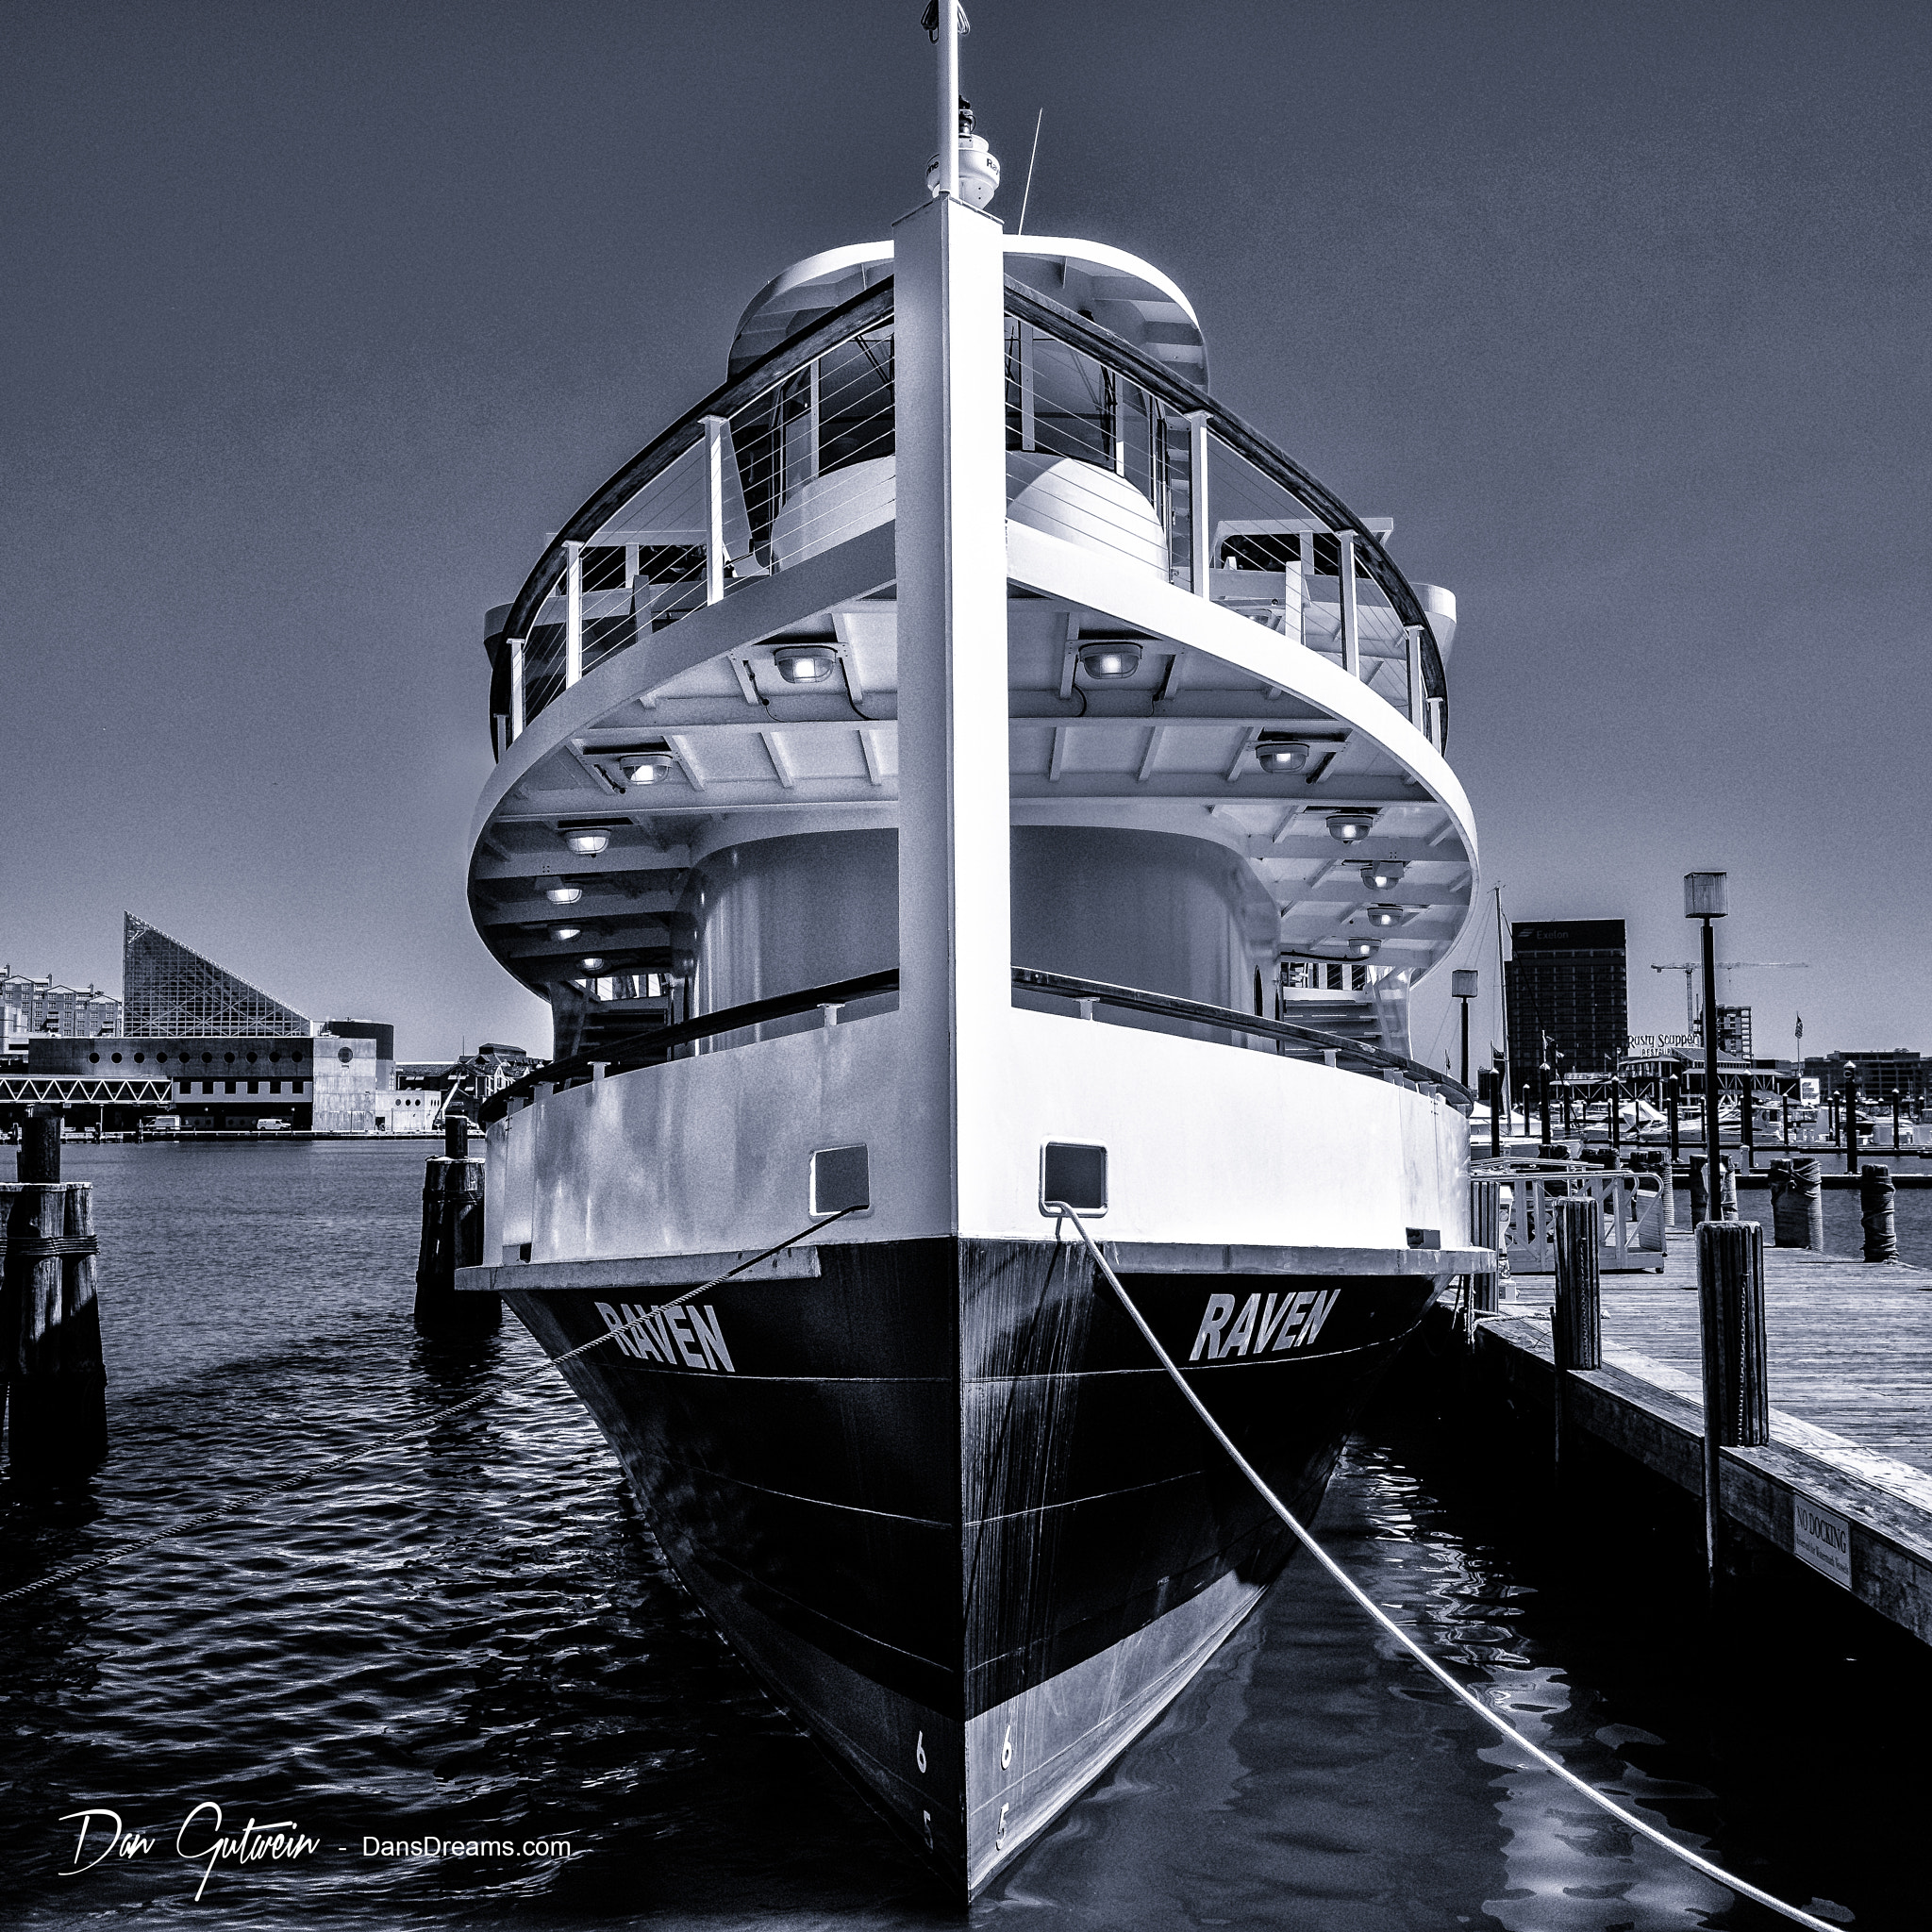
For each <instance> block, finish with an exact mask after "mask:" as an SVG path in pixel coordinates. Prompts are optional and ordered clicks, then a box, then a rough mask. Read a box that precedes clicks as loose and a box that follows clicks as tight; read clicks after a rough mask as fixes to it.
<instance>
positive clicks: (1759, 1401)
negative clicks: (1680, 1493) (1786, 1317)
mask: <svg viewBox="0 0 1932 1932" xmlns="http://www.w3.org/2000/svg"><path fill="white" fill-rule="evenodd" d="M1697 1321H1698V1335H1699V1340H1700V1342H1701V1345H1702V1349H1703V1356H1704V1557H1705V1570H1706V1574H1707V1578H1708V1580H1709V1582H1710V1584H1711V1586H1712V1587H1713V1588H1715V1587H1716V1583H1717V1576H1718V1541H1719V1530H1720V1524H1721V1520H1722V1519H1721V1516H1720V1513H1719V1507H1718V1506H1719V1495H1718V1490H1719V1483H1720V1480H1721V1464H1720V1452H1721V1451H1722V1450H1724V1449H1758V1448H1762V1447H1763V1446H1764V1444H1765V1443H1767V1442H1769V1441H1771V1397H1770V1394H1769V1392H1768V1391H1767V1388H1766V1380H1765V1352H1764V1232H1763V1230H1762V1229H1761V1228H1760V1227H1759V1226H1758V1225H1757V1223H1756V1222H1755V1221H1707V1222H1705V1223H1703V1224H1701V1225H1700V1226H1699V1227H1698V1230H1697Z"/></svg>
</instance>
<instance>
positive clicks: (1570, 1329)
mask: <svg viewBox="0 0 1932 1932" xmlns="http://www.w3.org/2000/svg"><path fill="white" fill-rule="evenodd" d="M1550 1213H1551V1217H1552V1219H1551V1227H1552V1229H1553V1231H1554V1233H1555V1236H1556V1262H1557V1274H1556V1304H1555V1307H1553V1309H1552V1310H1551V1324H1550V1325H1551V1340H1552V1341H1553V1343H1554V1344H1555V1348H1556V1361H1557V1399H1556V1402H1555V1404H1554V1411H1555V1429H1556V1438H1555V1459H1556V1469H1557V1481H1558V1482H1559V1483H1560V1482H1561V1481H1562V1480H1563V1475H1564V1470H1563V1447H1564V1441H1563V1439H1564V1434H1565V1430H1564V1411H1565V1409H1566V1407H1567V1406H1568V1405H1567V1403H1566V1400H1565V1391H1566V1388H1567V1384H1568V1380H1569V1374H1568V1372H1569V1371H1570V1370H1572V1369H1600V1368H1602V1367H1603V1363H1604V1331H1603V1299H1602V1277H1601V1274H1600V1272H1599V1267H1598V1251H1599V1250H1600V1249H1601V1248H1602V1246H1603V1215H1602V1210H1601V1209H1600V1208H1598V1207H1597V1205H1596V1202H1595V1200H1594V1199H1586V1200H1581V1201H1556V1202H1553V1203H1551V1206H1550Z"/></svg>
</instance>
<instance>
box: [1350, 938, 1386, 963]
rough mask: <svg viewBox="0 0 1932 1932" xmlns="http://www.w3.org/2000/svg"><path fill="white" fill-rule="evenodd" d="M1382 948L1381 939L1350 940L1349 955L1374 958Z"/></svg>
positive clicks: (1355, 957)
mask: <svg viewBox="0 0 1932 1932" xmlns="http://www.w3.org/2000/svg"><path fill="white" fill-rule="evenodd" d="M1381 950H1382V941H1380V940H1350V941H1349V942H1348V957H1349V958H1351V959H1373V958H1374V957H1375V955H1376V954H1377V953H1379V952H1380V951H1381Z"/></svg>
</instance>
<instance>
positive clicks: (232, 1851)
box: [60, 1798, 322, 1900]
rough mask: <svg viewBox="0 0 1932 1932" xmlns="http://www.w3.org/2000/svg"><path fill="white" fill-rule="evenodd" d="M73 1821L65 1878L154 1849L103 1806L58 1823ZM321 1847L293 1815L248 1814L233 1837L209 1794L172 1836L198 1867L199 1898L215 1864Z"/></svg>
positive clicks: (306, 1853) (285, 1858) (265, 1860)
mask: <svg viewBox="0 0 1932 1932" xmlns="http://www.w3.org/2000/svg"><path fill="white" fill-rule="evenodd" d="M75 1819H78V1820H79V1821H80V1836H79V1838H78V1840H76V1841H75V1847H74V1863H73V1864H72V1865H69V1866H67V1867H65V1868H63V1870H62V1872H61V1874H60V1875H61V1876H62V1877H63V1878H72V1877H75V1875H77V1874H79V1873H82V1872H91V1871H92V1870H93V1868H94V1867H95V1866H96V1865H98V1864H100V1863H101V1861H102V1860H103V1859H105V1858H144V1857H147V1856H148V1854H149V1853H151V1852H152V1851H153V1850H154V1849H155V1842H156V1841H155V1840H154V1839H152V1838H150V1837H149V1836H148V1834H147V1833H146V1832H143V1831H129V1830H128V1829H127V1828H126V1826H125V1824H123V1823H122V1819H121V1814H120V1812H118V1811H112V1810H109V1809H108V1807H106V1806H104V1805H100V1806H93V1807H90V1808H89V1809H87V1810H85V1811H69V1812H66V1813H64V1814H63V1815H62V1816H61V1819H60V1823H61V1824H72V1823H73V1822H74V1821H75ZM91 1837H92V1838H94V1839H96V1840H97V1844H96V1848H95V1849H94V1850H93V1851H92V1852H90V1851H89V1848H88V1840H89V1839H90V1838H91ZM321 1849H322V1840H320V1839H319V1838H311V1837H310V1836H309V1835H308V1832H306V1831H304V1830H302V1829H301V1827H300V1826H299V1825H297V1824H296V1823H295V1821H294V1820H293V1819H292V1818H277V1819H275V1821H273V1822H272V1823H271V1824H257V1823H256V1822H255V1820H254V1819H253V1818H251V1819H250V1820H249V1821H248V1823H247V1824H244V1825H243V1826H242V1829H241V1831H240V1832H239V1833H238V1834H236V1835H234V1836H232V1837H231V1836H230V1835H228V1834H227V1833H225V1832H224V1831H223V1829H222V1807H220V1806H219V1805H218V1804H216V1803H215V1801H214V1800H213V1799H212V1798H204V1799H203V1800H202V1801H201V1803H200V1804H198V1805H196V1806H195V1807H194V1808H193V1809H192V1811H190V1812H189V1814H188V1816H187V1817H186V1818H184V1819H183V1820H182V1821H181V1828H180V1830H179V1831H177V1832H176V1833H175V1857H177V1858H185V1859H187V1860H188V1861H189V1862H190V1863H191V1864H198V1865H200V1866H201V1868H202V1872H201V1883H200V1884H199V1885H198V1886H196V1887H195V1889H194V1896H195V1897H196V1899H197V1900H198V1899H199V1898H200V1897H201V1895H202V1893H203V1892H205V1891H206V1890H208V1880H209V1879H210V1878H212V1877H213V1876H214V1875H215V1867H216V1866H217V1865H221V1864H233V1865H259V1864H272V1863H275V1862H277V1861H281V1862H284V1863H286V1862H291V1861H292V1860H294V1859H296V1858H306V1857H310V1856H311V1855H313V1854H314V1853H316V1852H319V1851H320V1850H321Z"/></svg>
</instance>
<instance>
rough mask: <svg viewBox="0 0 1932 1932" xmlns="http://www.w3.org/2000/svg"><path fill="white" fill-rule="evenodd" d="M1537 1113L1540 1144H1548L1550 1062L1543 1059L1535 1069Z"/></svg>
mask: <svg viewBox="0 0 1932 1932" xmlns="http://www.w3.org/2000/svg"><path fill="white" fill-rule="evenodd" d="M1536 1071H1537V1115H1538V1118H1539V1120H1540V1121H1541V1124H1542V1130H1543V1138H1542V1144H1543V1145H1544V1146H1545V1147H1547V1146H1548V1145H1549V1144H1550V1063H1549V1061H1548V1060H1545V1061H1543V1063H1542V1064H1541V1066H1540V1067H1539V1068H1538V1069H1537V1070H1536Z"/></svg>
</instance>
